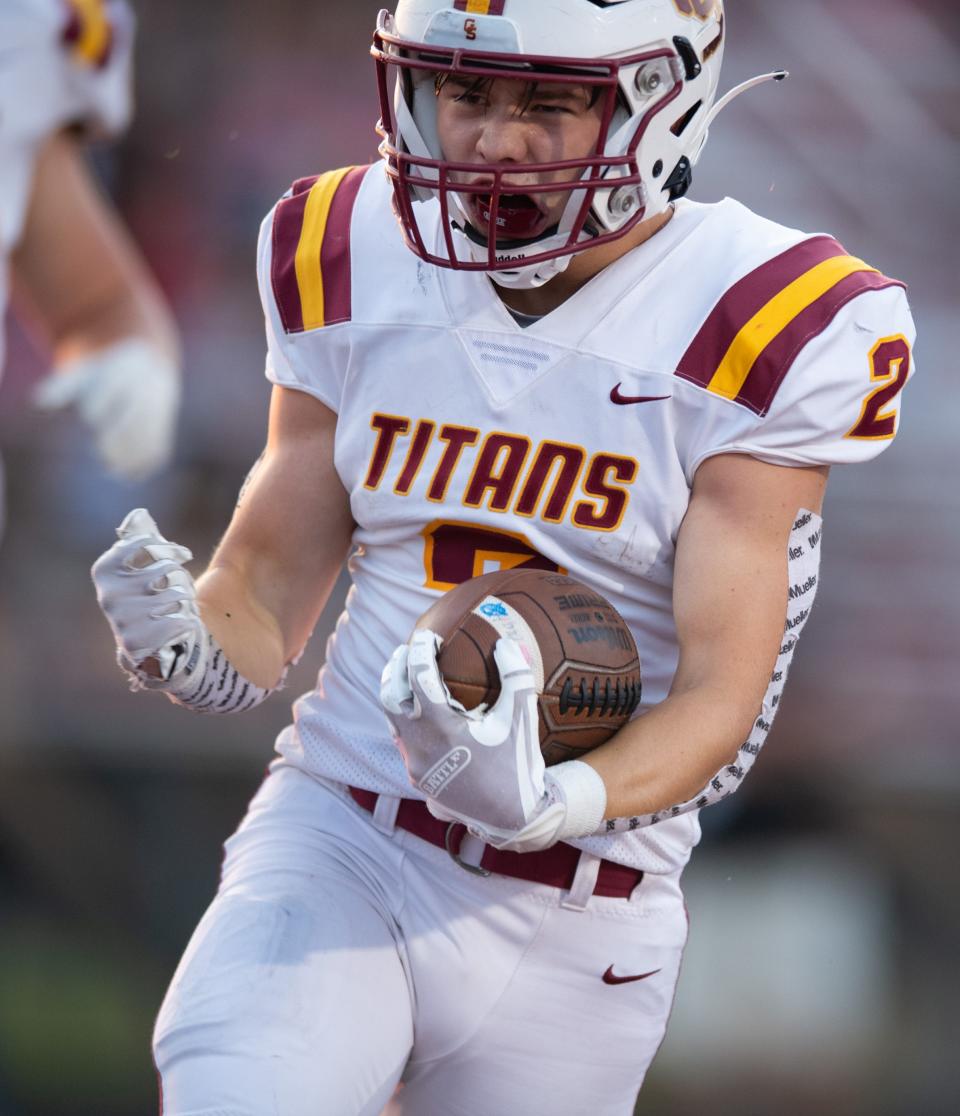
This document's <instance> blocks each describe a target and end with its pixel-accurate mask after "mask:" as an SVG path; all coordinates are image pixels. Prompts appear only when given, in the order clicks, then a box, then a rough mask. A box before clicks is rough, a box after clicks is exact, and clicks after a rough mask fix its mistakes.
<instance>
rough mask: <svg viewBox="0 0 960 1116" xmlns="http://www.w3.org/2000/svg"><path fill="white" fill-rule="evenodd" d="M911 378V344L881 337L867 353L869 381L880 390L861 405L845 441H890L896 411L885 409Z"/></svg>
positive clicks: (906, 341) (895, 426) (893, 430)
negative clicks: (863, 439)
mask: <svg viewBox="0 0 960 1116" xmlns="http://www.w3.org/2000/svg"><path fill="white" fill-rule="evenodd" d="M909 375H910V342H909V341H908V340H907V339H906V337H904V336H903V335H902V334H898V335H897V336H896V337H884V338H883V340H882V341H878V342H877V344H876V345H874V347H873V348H872V349H871V350H870V379H871V380H873V381H875V382H879V383H880V386H879V387H878V388H876V389H875V390H874V391H872V392H871V393H870V394H869V395H868V396H867V398H866V399H865V400H864V403H863V410H862V411H861V412H860V418H859V419H857V422H856V425H855V426H854V427H853V429H852V430H851V431H850V433H849V434H848V435H847V437H848V438H870V439H874V440H875V439H879V438H892V437H893V436H894V434H895V433H896V431H897V410H896V407H893V408H891V409H890V410H888V411H884V407H886V406H887V404H889V403H890V401H891V400H892V399H895V398H896V397H897V396H898V395H899V394H900V392H901V391H902V390H903V385H904V384H905V383H906V382H907V377H908V376H909Z"/></svg>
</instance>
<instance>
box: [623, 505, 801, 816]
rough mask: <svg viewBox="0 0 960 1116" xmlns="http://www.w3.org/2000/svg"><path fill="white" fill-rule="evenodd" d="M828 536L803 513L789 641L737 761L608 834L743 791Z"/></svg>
mask: <svg viewBox="0 0 960 1116" xmlns="http://www.w3.org/2000/svg"><path fill="white" fill-rule="evenodd" d="M822 535H823V520H822V519H821V518H820V516H818V515H816V514H814V513H813V512H810V511H806V510H801V511H800V513H799V516H798V518H797V521H796V522H795V523H794V525H793V530H792V531H791V532H790V541H789V543H788V548H787V577H788V582H787V584H788V585H789V593H788V598H787V620H786V624H785V625H784V636H783V642H782V643H781V645H780V652H779V654H778V655H777V662H776V666H775V667H774V669H773V675H772V677H771V679H770V684H769V685H768V686H767V692H766V693H765V694H764V697H763V704H762V706H761V709H760V714H759V716H758V717H757V718H756V720H755V721H754V722H753V727H752V728H751V729H750V735H749V736H748V737H747V739H746V740H745V741H744V742H743V744H741V745H740V748H739V750H738V752H737V756H736V758H735V759H734V761H733V762H732V763H729V764H727V765H726V766H725V767H722V768H720V770H719V771H718V772H717V773H716V774H715V775H714V776H713V777H712V778H711V779H710V781H709V782H708V783H707V785H706V786H705V787H704V788H703V789H702V790H701V791H700V793H699V794H696V795H694V797H693V798H691V799H689V800H688V801H687V802H681V803H679V804H678V805H676V806H671V807H669V808H668V809H666V810H661V811H660V812H658V813H656V814H645V815H641V816H639V817H633V818H615V819H610V820H608V821H607V823H606V825H605V827H604V829H603V830H602V832H603V833H622V832H626V831H629V830H631V829H639V828H641V827H642V826H647V825H656V824H657V822H661V821H665V820H666V819H667V818H675V817H677V816H678V815H679V814H687V813H689V812H690V811H691V810H700V809H703V807H704V806H712V805H714V803H717V802H719V801H720V800H721V799H724V798H726V797H727V796H728V795H731V794H733V793H734V792H735V791H737V790H739V788H740V785H741V784H742V783H743V780H744V779H745V778H746V776H747V773H748V772H749V771H750V769H751V768H752V767H753V765H754V763H755V762H756V759H757V756H758V755H759V754H760V749H761V748H762V747H763V745H764V743H765V742H766V739H767V735H768V734H769V732H770V729H771V727H772V725H773V719H774V717H775V716H776V714H777V709H778V708H779V706H780V698H781V696H782V694H783V688H784V686H785V685H786V683H787V672H788V671H789V669H790V663H791V661H792V660H793V653H794V651H795V650H796V646H797V643H798V642H799V639H800V633H801V632H802V631H803V628H804V625H805V624H806V622H807V618H808V617H809V615H810V610H811V609H812V607H813V600H814V597H815V596H816V593H817V585H818V582H819V577H820V574H819V570H820V541H821V537H822Z"/></svg>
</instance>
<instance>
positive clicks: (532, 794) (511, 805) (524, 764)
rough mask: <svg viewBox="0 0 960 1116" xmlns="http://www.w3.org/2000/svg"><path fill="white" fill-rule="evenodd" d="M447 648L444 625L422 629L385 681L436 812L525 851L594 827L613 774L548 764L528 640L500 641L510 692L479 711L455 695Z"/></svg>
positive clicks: (401, 650)
mask: <svg viewBox="0 0 960 1116" xmlns="http://www.w3.org/2000/svg"><path fill="white" fill-rule="evenodd" d="M439 647H440V639H439V637H438V636H437V635H436V634H435V633H434V632H431V631H426V630H420V631H417V632H414V634H413V636H412V637H411V639H410V642H409V643H408V644H402V645H401V646H400V647H398V648H397V649H396V651H394V653H393V655H392V656H391V658H390V661H389V662H388V663H387V665H386V667H384V671H383V676H382V678H381V680H380V700H381V702H382V704H383V707H384V709H385V710H386V713H387V720H388V722H389V723H390V727H391V728H392V729H393V733H394V737H395V739H396V741H397V745H398V747H399V748H400V751H401V754H402V755H403V760H404V763H405V764H406V767H407V773H408V775H409V777H410V781H411V783H412V784H413V785H414V786H416V787H417V788H418V789H419V790H420V791H422V792H423V794H425V795H426V797H427V807H428V809H429V810H430V813H431V814H433V815H434V817H437V818H440V819H441V820H443V821H454V822H460V823H462V824H463V825H465V826H466V827H467V828H468V829H469V830H470V831H471V832H472V833H474V834H475V835H476V836H477V837H479V838H480V839H481V840H483V841H485V842H486V843H487V844H489V845H493V846H494V847H495V848H499V849H512V850H514V851H516V852H532V851H534V850H536V849H544V848H547V847H548V846H550V845H552V844H554V843H555V842H556V841H563V840H567V839H568V838H570V837H584V836H587V835H588V834H590V833H593V832H594V830H596V829H597V828H598V827H599V825H600V823H601V822H602V821H603V814H604V810H605V808H606V804H607V795H606V788H605V786H604V783H603V780H602V779H601V778H600V776H599V774H597V772H596V771H594V770H593V768H591V767H589V766H588V765H587V764H585V763H580V762H579V761H572V762H570V763H564V764H559V765H558V766H556V767H553V768H551V769H549V770H547V769H546V768H545V766H544V762H543V755H542V754H541V751H540V739H539V733H538V718H537V700H538V698H537V690H536V683H535V681H534V677H533V671H532V670H531V669H530V667H529V665H528V663H527V661H526V659H525V658H524V656H523V652H522V651H521V649H520V646H519V645H518V644H517V643H516V642H515V641H514V640H510V639H501V640H498V642H497V645H496V647H495V648H494V659H495V660H496V664H497V670H498V671H499V673H500V696H499V697H498V698H497V700H496V702H495V703H494V705H493V706H492V708H490V709H485V708H484V707H482V706H481V707H479V708H477V709H472V710H467V709H464V707H463V706H462V705H461V704H460V703H459V702H458V701H455V700H454V699H453V698H452V697H451V696H450V692H449V690H448V689H447V687H446V684H445V683H444V681H443V678H442V676H441V674H440V670H439V668H438V666H437V651H438V650H439Z"/></svg>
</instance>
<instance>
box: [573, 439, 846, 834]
mask: <svg viewBox="0 0 960 1116" xmlns="http://www.w3.org/2000/svg"><path fill="white" fill-rule="evenodd" d="M826 478H827V470H826V469H821V468H801V469H788V468H784V467H780V466H774V465H767V464H764V463H763V462H760V461H757V460H755V459H753V458H750V457H746V456H743V455H725V456H720V457H715V458H712V459H710V460H709V461H707V462H705V463H704V464H703V465H702V466H701V467H700V469H699V470H698V472H697V475H696V478H695V481H694V488H693V495H692V496H691V500H690V506H689V509H688V511H687V515H686V517H685V519H684V521H683V524H682V526H681V529H680V534H679V537H678V540H677V553H676V565H675V577H674V618H675V621H676V625H677V634H678V639H679V645H680V658H679V664H678V668H677V672H676V675H675V677H674V680H673V685H672V687H671V691H670V694H669V696H668V697H667V699H666V700H665V701H663V702H662V703H661V704H660V705H658V706H657V707H656V708H654V709H652V710H651V711H650V712H649V713H647V714H646V715H644V716H643V717H640V718H638V719H637V720H635V721H633V722H631V723H630V724H629V725H627V726H625V727H624V728H623V729H622V730H621V731H620V732H618V733H617V734H616V736H614V737H613V738H612V739H611V740H610V741H609V742H608V743H607V744H605V745H604V746H603V747H601V748H598V749H596V751H594V752H592V753H590V754H589V755H588V756H587V757H585V762H587V763H589V764H591V766H593V767H594V768H595V769H596V770H597V771H598V772H599V774H600V775H601V776H602V777H603V779H604V782H605V784H606V787H607V815H606V816H607V817H608V818H614V817H633V816H642V815H647V814H653V813H657V812H660V811H662V810H666V809H669V808H670V807H671V806H674V805H677V804H679V803H683V802H687V801H689V800H690V799H691V798H693V796H695V795H696V794H698V793H699V792H700V790H701V789H702V788H703V787H704V786H705V785H706V783H707V782H708V781H709V780H710V778H711V777H712V776H713V775H714V774H715V773H716V772H717V771H718V770H719V769H720V768H721V767H723V766H724V765H725V764H728V763H730V762H731V761H732V760H733V758H734V757H735V756H736V754H737V750H738V749H739V747H740V745H741V744H742V743H743V741H744V740H745V739H746V737H747V734H748V733H749V730H750V726H751V724H752V723H753V721H754V719H755V718H756V716H757V713H758V711H759V709H760V706H761V702H762V700H763V695H764V693H765V691H766V688H767V685H768V684H769V681H770V675H771V673H772V671H773V668H774V663H775V661H776V657H777V652H778V648H779V646H780V644H781V639H782V635H783V626H784V620H785V617H786V605H787V540H788V538H789V534H790V528H791V525H792V524H793V522H794V520H795V519H796V515H797V512H798V510H799V509H800V508H807V509H809V510H811V511H817V512H818V511H819V510H820V507H821V504H822V501H823V492H824V487H825V485H826Z"/></svg>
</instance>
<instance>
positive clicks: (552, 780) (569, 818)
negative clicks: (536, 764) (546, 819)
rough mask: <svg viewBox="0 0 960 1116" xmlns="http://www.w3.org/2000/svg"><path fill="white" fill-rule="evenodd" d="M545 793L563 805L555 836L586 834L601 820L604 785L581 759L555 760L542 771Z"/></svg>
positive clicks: (591, 831) (567, 838)
mask: <svg viewBox="0 0 960 1116" xmlns="http://www.w3.org/2000/svg"><path fill="white" fill-rule="evenodd" d="M546 784H547V793H548V794H549V795H550V797H551V798H554V799H557V800H560V801H562V802H563V803H564V805H565V806H566V808H567V812H566V814H565V815H564V819H563V821H562V823H561V825H560V829H559V830H558V832H557V836H556V840H558V841H569V840H571V839H573V838H575V837H589V836H591V834H593V833H596V832H597V830H598V829H599V828H600V826H601V825H602V824H603V815H604V814H605V813H606V809H607V787H606V784H605V783H604V781H603V779H602V778H601V777H600V774H599V772H597V771H595V770H594V769H593V768H592V767H591V766H590V765H589V764H588V763H583V762H582V761H581V760H568V761H567V762H566V763H558V764H557V765H556V766H554V767H551V768H549V769H548V770H547V773H546Z"/></svg>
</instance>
